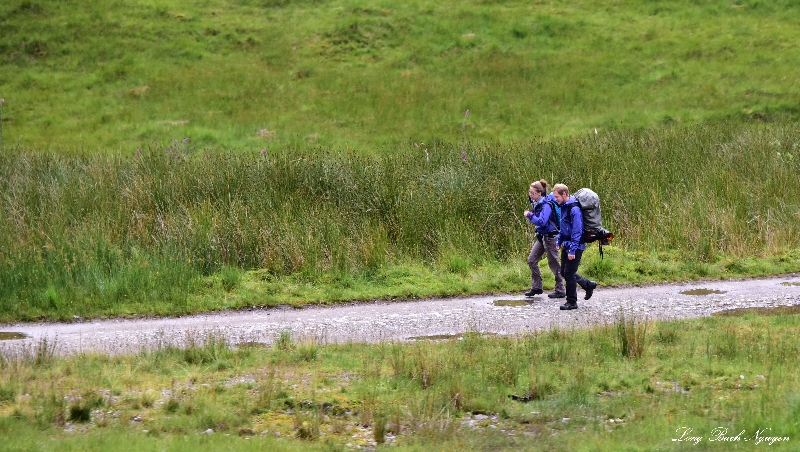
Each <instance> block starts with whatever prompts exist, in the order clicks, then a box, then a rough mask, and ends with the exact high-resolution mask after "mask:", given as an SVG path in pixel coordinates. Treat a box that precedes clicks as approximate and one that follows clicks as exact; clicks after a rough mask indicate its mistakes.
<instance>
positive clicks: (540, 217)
mask: <svg viewBox="0 0 800 452" xmlns="http://www.w3.org/2000/svg"><path fill="white" fill-rule="evenodd" d="M548 201H553V202H556V198H555V197H554V196H553V194H552V193H548V194H546V195H544V196H542V197H541V198H539V201H537V202H536V204H534V203H533V201H532V200H531V204H532V209H533V215H531V216H530V218H528V220H529V221H530V222H531V223H533V224H534V225H535V226H536V232H537V233H539V234H542V235H545V234H547V233H550V232H553V231H556V230H558V228H557V227H556V223H555V222H556V221H557V220H556V216H555V213H554V212H553V207H552V206H551V205H550V203H549V202H548Z"/></svg>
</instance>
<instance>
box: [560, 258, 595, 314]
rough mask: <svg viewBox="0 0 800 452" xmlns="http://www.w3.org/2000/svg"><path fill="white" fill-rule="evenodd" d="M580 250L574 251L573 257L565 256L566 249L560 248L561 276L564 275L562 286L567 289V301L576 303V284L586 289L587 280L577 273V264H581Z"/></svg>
mask: <svg viewBox="0 0 800 452" xmlns="http://www.w3.org/2000/svg"><path fill="white" fill-rule="evenodd" d="M582 255H583V251H582V250H576V251H575V259H572V260H569V259H568V258H567V249H566V248H561V276H563V277H564V286H566V289H567V303H569V304H577V303H578V286H581V288H582V289H584V290H586V285H587V284H588V283H589V280H588V279H586V278H584V277H583V276H581V275H579V274H578V266H579V265H581V256H582Z"/></svg>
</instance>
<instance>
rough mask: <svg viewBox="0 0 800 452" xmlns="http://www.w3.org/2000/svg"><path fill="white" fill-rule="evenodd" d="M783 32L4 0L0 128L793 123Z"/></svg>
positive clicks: (385, 134)
mask: <svg viewBox="0 0 800 452" xmlns="http://www.w3.org/2000/svg"><path fill="white" fill-rule="evenodd" d="M799 32H800V2H798V1H796V0H783V1H769V2H767V1H759V0H743V1H735V2H732V1H730V0H724V1H703V2H689V1H658V2H655V1H653V2H640V1H623V0H595V1H536V2H529V1H519V2H515V1H489V0H487V1H478V0H474V1H467V2H460V1H459V2H456V1H449V0H445V1H440V2H434V1H423V0H416V1H414V0H412V1H407V2H394V1H365V0H329V1H324V0H320V1H314V0H298V1H289V0H204V1H199V2H198V1H194V0H192V1H189V0H161V1H153V0H96V1H91V2H86V1H60V0H7V1H4V2H2V4H0V97H2V98H4V99H5V100H6V103H5V105H4V106H3V108H4V109H3V112H2V113H3V114H2V116H3V123H2V125H3V128H2V132H3V139H4V143H5V147H6V148H9V147H16V146H18V145H19V146H20V147H22V148H35V149H56V150H59V149H88V150H104V151H113V150H119V149H121V150H126V151H130V150H133V149H136V148H140V147H143V146H145V145H147V144H148V143H152V142H153V141H156V142H158V143H159V144H165V143H166V144H169V143H170V142H171V140H182V139H183V138H186V137H188V138H190V140H191V141H190V143H191V146H192V147H195V148H204V147H226V148H237V149H239V148H242V149H258V150H260V149H262V148H268V149H273V148H275V149H277V148H283V147H286V146H292V147H303V148H305V147H309V146H310V147H322V148H328V147H337V148H357V149H366V150H370V151H371V150H379V149H380V148H382V147H383V148H386V149H393V148H395V147H396V146H397V145H410V144H411V143H412V142H418V143H423V142H424V143H426V144H432V143H439V142H447V143H454V142H458V141H460V140H463V139H465V138H466V139H468V140H471V141H474V142H485V141H493V140H524V139H528V138H529V137H532V136H536V135H539V136H544V137H551V136H566V135H575V134H578V135H580V134H582V133H586V132H588V131H593V130H594V129H595V128H597V129H598V130H599V131H601V132H604V131H607V130H609V129H615V128H620V127H622V128H630V127H652V126H657V125H659V124H662V123H676V122H677V123H684V124H690V123H694V122H703V121H706V120H709V119H720V118H735V119H745V120H770V119H773V118H778V117H787V116H788V117H792V118H797V117H798V115H799V114H800V82H798V72H797V70H796V69H797V67H796V62H797V61H800V43H798V41H797V39H796V37H797V35H798V33H799ZM467 109H469V110H470V111H471V113H472V114H471V115H470V116H469V118H466V120H465V118H464V112H465V111H466V110H467Z"/></svg>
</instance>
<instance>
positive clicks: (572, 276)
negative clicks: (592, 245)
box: [553, 184, 597, 311]
mask: <svg viewBox="0 0 800 452" xmlns="http://www.w3.org/2000/svg"><path fill="white" fill-rule="evenodd" d="M553 197H554V198H555V200H556V202H557V203H558V205H559V206H560V207H561V231H560V232H559V234H558V239H557V240H556V246H558V247H559V248H560V249H561V275H562V276H563V277H564V281H566V283H565V285H566V289H567V302H566V303H564V304H563V305H561V310H562V311H568V310H571V309H578V288H577V286H581V288H582V289H583V290H584V291H585V292H586V295H585V296H584V297H583V299H584V300H588V299H589V298H591V297H592V293H593V292H594V289H595V288H597V283H596V282H594V281H589V280H588V279H586V278H584V277H583V276H581V275H579V274H578V266H579V265H580V264H581V255H582V254H583V250H584V249H585V248H586V244H585V243H582V241H581V236H582V235H583V212H581V206H580V204H579V203H578V201H577V200H576V199H575V198H573V197H571V196H570V195H569V188H568V187H567V186H566V185H564V184H556V185H555V186H553Z"/></svg>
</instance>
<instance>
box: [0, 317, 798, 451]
mask: <svg viewBox="0 0 800 452" xmlns="http://www.w3.org/2000/svg"><path fill="white" fill-rule="evenodd" d="M798 328H800V317H798V316H797V315H773V316H769V315H767V316H759V315H753V314H748V315H745V316H744V317H725V318H723V317H713V318H703V319H695V320H687V321H679V322H648V321H646V319H643V318H641V317H632V316H627V317H625V318H619V319H617V320H616V321H612V322H611V323H610V324H608V325H605V326H600V327H597V328H594V329H592V330H588V331H582V330H575V331H567V330H558V329H554V330H551V331H547V332H542V333H539V334H535V335H522V336H518V337H485V336H481V335H480V334H478V333H468V334H466V335H464V336H462V337H461V338H459V339H453V340H444V341H437V342H431V341H420V342H414V343H381V344H372V345H366V344H361V345H358V344H346V345H320V344H315V343H313V342H295V341H294V340H292V338H290V337H289V336H288V335H282V336H281V338H280V339H279V340H277V341H276V344H275V345H274V346H273V347H271V348H265V347H258V346H249V347H246V348H240V349H238V350H233V349H230V348H228V347H227V346H226V344H225V343H224V342H223V341H220V340H219V339H216V338H214V337H213V336H209V337H207V338H204V339H198V340H196V341H195V342H194V343H193V344H191V345H190V346H188V347H187V349H185V350H181V349H175V348H163V349H159V350H154V351H142V352H140V353H138V354H135V355H131V356H116V357H109V356H99V355H82V356H76V357H70V358H59V357H54V356H52V355H51V353H52V351H49V352H47V351H46V352H37V351H36V350H32V351H31V352H30V354H29V356H22V357H16V358H15V357H9V356H3V359H2V360H0V363H2V370H3V372H2V373H0V389H2V390H0V394H3V397H2V398H0V438H2V440H3V444H4V447H6V448H8V449H10V450H51V449H53V450H55V449H58V450H72V449H82V450H102V449H105V448H108V447H110V446H109V445H111V444H116V443H119V446H118V447H114V448H115V449H117V448H120V447H121V448H124V450H141V449H144V450H154V449H158V450H184V449H189V448H190V447H195V448H196V447H201V448H225V449H226V450H251V449H258V450H263V449H264V448H266V449H269V450H347V449H349V448H351V447H352V446H365V445H369V444H371V443H374V442H378V443H381V442H385V443H387V444H392V445H393V450H394V449H396V450H452V449H457V450H543V449H544V450H557V451H561V450H564V451H566V450H570V451H574V450H578V451H581V450H595V451H605V450H608V451H612V450H614V451H616V450H631V451H638V450H641V451H644V450H657V449H658V450H753V447H754V444H753V443H754V442H755V439H754V435H755V432H756V430H762V429H771V430H766V432H767V433H766V434H767V435H769V436H773V437H781V438H783V437H788V438H789V441H788V442H774V443H773V444H772V445H771V446H769V447H770V450H794V449H796V444H794V443H795V442H797V441H798V434H799V433H800V431H798V427H797V423H796V419H797V414H798V410H800V394H798V392H797V387H798V384H800V382H798V381H797V380H798V377H797V373H796V372H794V364H793V363H794V362H795V361H796V359H797V358H798V354H800V346H798V343H797V341H796V340H795V338H796V336H797V334H798ZM44 347H45V348H47V347H48V346H47V345H46V344H45V345H44ZM39 355H47V356H48V358H47V359H40V358H39ZM511 394H514V395H517V396H521V397H524V398H525V399H526V400H528V401H527V402H524V403H523V402H518V401H515V400H512V399H511V398H510V397H509V395H511ZM684 427H686V428H691V429H693V431H694V435H702V436H703V439H702V441H701V442H699V443H698V444H697V445H695V444H693V443H686V442H684V443H679V442H673V441H672V439H673V438H679V437H680V436H681V434H680V433H678V431H679V430H680V429H682V428H684ZM717 427H722V428H727V429H728V430H729V432H732V433H729V436H735V435H736V434H738V433H739V432H740V431H742V430H744V431H745V432H746V434H745V435H744V436H746V437H749V438H753V439H751V441H750V442H746V441H743V440H742V441H739V442H733V443H719V442H712V441H710V440H709V439H708V438H709V436H711V432H712V430H713V429H714V428H717ZM208 429H211V430H212V431H213V432H214V433H207V434H203V433H204V432H207V431H208ZM762 435H764V433H762ZM248 438H249V439H248ZM348 443H349V444H350V445H351V446H350V447H345V445H346V444H348ZM760 446H761V447H767V445H766V444H761V445H760ZM65 448H66V449H65Z"/></svg>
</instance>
